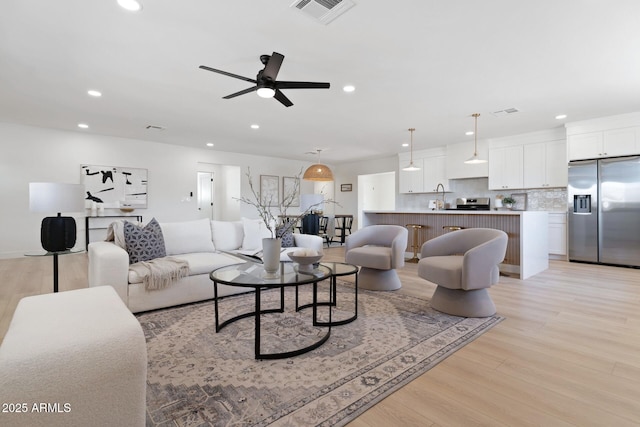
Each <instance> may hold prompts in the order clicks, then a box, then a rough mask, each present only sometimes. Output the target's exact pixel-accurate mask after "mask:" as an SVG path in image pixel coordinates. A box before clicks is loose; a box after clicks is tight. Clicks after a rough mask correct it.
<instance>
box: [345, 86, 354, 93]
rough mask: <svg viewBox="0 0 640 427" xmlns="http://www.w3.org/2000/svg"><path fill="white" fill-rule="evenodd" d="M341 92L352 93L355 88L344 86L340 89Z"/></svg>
mask: <svg viewBox="0 0 640 427" xmlns="http://www.w3.org/2000/svg"><path fill="white" fill-rule="evenodd" d="M342 90H343V91H345V92H353V91H354V90H356V87H355V86H353V85H346V86H345V87H343V88H342Z"/></svg>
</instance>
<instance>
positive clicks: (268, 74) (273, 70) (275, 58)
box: [262, 52, 284, 82]
mask: <svg viewBox="0 0 640 427" xmlns="http://www.w3.org/2000/svg"><path fill="white" fill-rule="evenodd" d="M283 60H284V55H281V54H279V53H278V52H273V53H272V54H271V58H269V61H268V62H267V65H265V66H264V70H262V77H263V78H267V79H271V80H273V81H274V82H275V81H276V77H277V76H278V71H280V66H281V65H282V61H283Z"/></svg>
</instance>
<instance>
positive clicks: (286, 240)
mask: <svg viewBox="0 0 640 427" xmlns="http://www.w3.org/2000/svg"><path fill="white" fill-rule="evenodd" d="M284 230H285V229H284V227H278V228H276V237H280V238H281V239H282V243H281V245H282V247H283V248H292V247H294V246H295V245H296V242H295V240H294V238H293V233H292V232H291V229H290V228H288V229H286V231H284Z"/></svg>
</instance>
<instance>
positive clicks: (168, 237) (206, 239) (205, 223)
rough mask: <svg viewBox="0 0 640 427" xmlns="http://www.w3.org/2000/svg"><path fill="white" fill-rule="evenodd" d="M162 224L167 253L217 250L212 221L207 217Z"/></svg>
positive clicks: (176, 253)
mask: <svg viewBox="0 0 640 427" xmlns="http://www.w3.org/2000/svg"><path fill="white" fill-rule="evenodd" d="M160 226H161V227H162V233H163V234H164V243H165V246H166V249H167V255H179V254H189V253H192V252H213V251H215V247H214V246H213V241H212V240H211V221H209V219H207V218H203V219H198V220H195V221H182V222H164V223H162V224H160Z"/></svg>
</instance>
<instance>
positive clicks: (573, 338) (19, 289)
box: [0, 248, 640, 427]
mask: <svg viewBox="0 0 640 427" xmlns="http://www.w3.org/2000/svg"><path fill="white" fill-rule="evenodd" d="M326 259H327V260H338V261H340V260H343V259H344V258H343V252H342V248H331V249H330V250H328V251H327V256H326ZM400 276H401V278H402V283H403V288H402V289H401V290H400V291H398V292H403V293H407V294H410V295H414V296H418V297H425V298H428V297H430V296H431V294H432V293H433V290H434V288H433V286H432V285H430V284H428V283H427V282H425V281H423V280H421V279H419V278H418V277H417V275H416V265H415V264H407V265H406V266H405V267H404V268H403V269H402V270H401V271H400ZM52 281H53V279H52V260H51V259H50V258H48V257H47V258H45V257H43V258H20V259H11V260H0V337H3V336H4V334H5V332H6V329H7V328H8V326H9V322H10V319H11V316H12V314H13V311H14V310H15V306H16V304H17V303H18V301H19V300H20V298H22V297H24V296H27V295H35V294H39V293H47V292H51V290H52ZM86 283H87V261H86V254H76V255H67V256H63V257H60V289H61V291H64V290H70V289H75V288H82V287H85V286H86ZM490 292H491V296H492V297H493V299H494V301H495V303H496V306H497V307H498V314H500V315H502V316H504V317H506V320H505V321H503V322H502V323H500V324H499V325H497V326H496V327H494V328H493V329H492V330H490V331H489V332H487V333H485V334H484V335H482V336H481V337H480V338H478V339H477V340H476V341H474V342H472V343H471V344H469V345H467V346H466V347H464V348H463V349H461V350H460V351H458V352H457V353H455V354H454V355H452V356H451V357H449V358H447V359H446V360H445V361H443V362H442V363H441V364H439V365H438V366H436V367H435V368H433V369H432V370H431V371H429V372H427V373H426V374H424V375H422V376H421V377H420V378H418V379H416V380H415V381H413V382H412V383H410V384H409V385H407V386H405V387H404V388H402V389H401V390H399V391H398V392H396V393H394V394H392V395H391V396H389V397H388V398H386V399H385V400H384V401H382V402H381V403H379V404H378V405H376V406H374V407H373V408H372V409H370V410H369V411H367V412H366V413H365V414H363V415H362V416H360V417H359V418H357V419H356V420H355V421H353V422H352V423H351V424H350V427H374V426H375V427H378V426H385V427H387V426H474V425H485V426H527V425H532V426H533V425H537V426H598V427H600V426H616V427H619V426H639V425H640V270H633V269H625V268H615V267H604V266H594V265H587V264H577V263H567V262H562V261H552V262H551V268H549V270H547V271H545V272H543V273H541V274H538V275H536V276H534V277H532V278H530V279H527V280H525V281H521V280H518V279H515V278H510V277H502V278H501V283H500V284H498V285H496V286H494V287H492V288H491V291H490Z"/></svg>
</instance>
